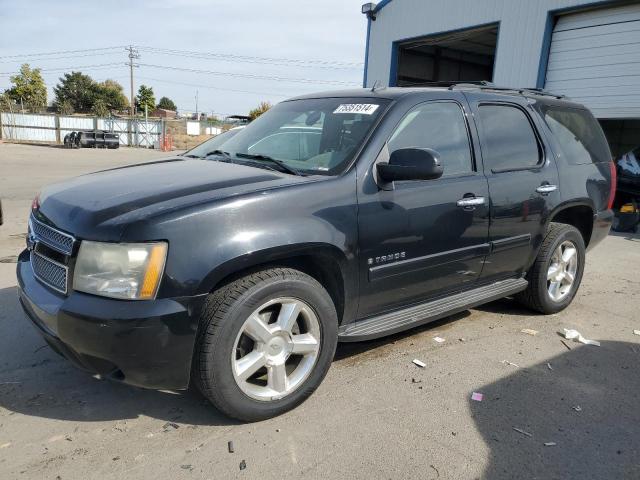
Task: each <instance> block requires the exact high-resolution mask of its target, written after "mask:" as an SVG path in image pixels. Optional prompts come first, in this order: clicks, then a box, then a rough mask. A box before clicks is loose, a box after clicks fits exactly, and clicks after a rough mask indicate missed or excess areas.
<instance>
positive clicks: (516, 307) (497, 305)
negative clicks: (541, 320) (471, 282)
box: [473, 297, 541, 317]
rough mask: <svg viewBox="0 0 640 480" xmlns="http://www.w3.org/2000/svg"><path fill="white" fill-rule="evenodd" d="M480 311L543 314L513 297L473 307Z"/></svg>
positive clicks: (518, 314) (528, 315) (509, 313)
mask: <svg viewBox="0 0 640 480" xmlns="http://www.w3.org/2000/svg"><path fill="white" fill-rule="evenodd" d="M473 309H474V310H478V311H480V312H487V313H498V314H502V315H516V316H521V317H531V316H533V315H541V314H540V313H538V312H536V311H534V310H531V309H530V308H527V307H525V306H524V305H522V304H521V303H519V302H518V301H517V300H515V299H514V298H511V297H505V298H501V299H499V300H495V301H493V302H491V303H485V304H483V305H479V306H477V307H474V308H473Z"/></svg>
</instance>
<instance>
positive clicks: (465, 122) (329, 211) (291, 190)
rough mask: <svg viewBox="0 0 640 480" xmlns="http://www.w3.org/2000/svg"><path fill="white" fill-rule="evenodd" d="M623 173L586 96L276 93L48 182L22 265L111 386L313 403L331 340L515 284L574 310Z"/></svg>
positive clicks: (440, 91) (257, 408)
mask: <svg viewBox="0 0 640 480" xmlns="http://www.w3.org/2000/svg"><path fill="white" fill-rule="evenodd" d="M614 175H615V168H614V165H613V162H612V161H611V155H610V151H609V147H608V145H607V142H606V140H605V137H604V135H603V133H602V130H601V129H600V127H599V125H598V123H597V122H596V121H595V119H594V118H593V116H592V115H591V114H590V113H589V111H588V110H586V109H585V108H584V107H583V106H581V105H578V104H575V103H572V102H570V101H568V100H566V99H563V98H560V97H556V96H552V95H549V94H546V93H544V92H541V91H533V90H526V89H525V90H515V89H513V90H512V89H501V88H497V87H493V86H476V85H465V84H462V85H461V84H458V85H450V86H449V87H429V88H387V89H380V90H369V89H358V90H350V91H342V92H331V93H324V94H317V95H308V96H304V97H299V98H295V99H292V100H289V101H285V102H282V103H280V104H279V105H277V106H275V107H274V108H272V109H271V110H270V111H269V112H267V113H265V114H264V115H262V116H261V117H260V118H259V119H258V120H256V121H255V122H253V123H251V124H250V125H249V126H247V127H246V128H245V129H244V130H242V131H240V132H238V133H237V134H236V135H235V136H234V137H233V138H231V139H230V140H228V141H226V142H225V143H223V145H222V146H221V147H220V149H219V150H215V151H214V152H212V153H211V154H210V155H208V156H207V157H206V158H204V159H187V158H184V157H182V158H180V157H179V158H172V159H167V160H165V161H158V162H154V163H149V164H143V165H137V166H130V167H125V168H117V169H113V170H108V171H103V172H98V173H94V174H90V175H84V176H81V177H78V178H75V179H73V180H70V181H66V182H63V183H59V184H56V185H52V186H49V187H47V188H45V189H44V190H43V191H42V192H41V194H40V195H39V196H38V197H36V199H35V200H34V203H33V209H32V212H31V216H30V219H29V233H28V248H27V249H26V250H25V251H24V252H22V254H21V255H20V258H19V263H18V267H17V272H18V281H19V295H20V301H21V303H22V306H23V307H24V310H25V311H26V313H27V315H28V317H29V318H30V319H31V321H32V322H33V323H34V324H35V326H36V327H37V329H38V330H39V332H40V333H41V334H42V335H43V337H44V338H45V339H46V340H47V342H48V343H49V344H50V345H51V347H52V348H53V349H54V350H56V351H57V352H59V353H60V354H62V355H64V356H65V357H66V358H68V359H69V360H71V361H72V362H73V363H75V364H76V365H78V366H80V367H82V368H84V369H86V370H88V371H90V372H93V373H94V374H95V373H97V374H99V375H101V376H103V377H108V378H113V379H116V380H120V381H123V382H126V383H130V384H133V385H138V386H142V387H148V388H156V389H185V388H187V387H188V386H189V384H190V382H194V383H195V385H197V386H198V387H199V389H200V390H201V391H202V393H203V394H204V395H205V396H206V397H207V398H208V399H210V400H211V402H212V403H213V404H214V405H215V406H216V407H218V408H219V409H220V410H221V411H223V412H225V413H226V414H228V415H230V416H233V417H237V418H239V419H243V420H249V421H251V420H258V419H264V418H268V417H272V416H274V415H277V414H280V413H282V412H284V411H286V410H289V409H291V408H293V407H294V406H296V405H298V404H300V403H301V402H302V401H303V400H304V399H305V398H307V397H308V396H309V395H310V394H311V393H312V392H313V391H314V390H315V388H316V387H318V385H319V384H320V382H321V381H322V379H323V377H324V376H325V374H326V373H327V370H328V368H329V365H330V364H331V361H332V358H333V356H334V351H335V348H336V343H337V342H338V341H345V342H352V341H361V340H369V339H373V338H376V337H380V336H383V335H388V334H390V333H394V332H398V331H401V330H405V329H409V328H412V327H414V326H416V325H420V324H424V323H425V322H429V321H432V320H435V319H438V318H442V317H444V316H447V315H451V314H453V313H455V312H459V311H461V310H464V309H468V308H470V307H473V306H476V305H479V304H482V303H485V302H489V301H492V300H495V299H498V298H500V297H505V296H511V295H514V296H516V297H517V298H519V299H520V300H521V301H522V302H523V303H524V304H526V305H528V306H530V307H531V308H533V309H535V310H537V311H539V312H542V313H553V312H558V311H560V310H562V309H563V308H565V307H566V306H567V305H569V303H570V302H571V301H572V299H573V297H574V295H575V294H576V291H577V289H578V286H579V285H580V280H581V278H582V274H583V271H584V265H585V250H586V249H587V248H590V247H593V246H594V245H596V244H597V243H598V242H600V241H601V240H602V239H603V238H604V237H605V236H606V235H607V233H608V232H609V228H610V224H611V220H612V214H611V210H610V208H611V202H612V200H613V197H614V193H615V192H614V185H615V181H614Z"/></svg>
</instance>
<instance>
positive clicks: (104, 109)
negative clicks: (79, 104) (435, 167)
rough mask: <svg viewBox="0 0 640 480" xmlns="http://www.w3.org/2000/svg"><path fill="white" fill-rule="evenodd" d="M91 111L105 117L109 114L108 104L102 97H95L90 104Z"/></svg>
mask: <svg viewBox="0 0 640 480" xmlns="http://www.w3.org/2000/svg"><path fill="white" fill-rule="evenodd" d="M91 113H93V114H94V115H96V116H98V117H106V116H108V115H109V106H108V105H107V102H105V101H104V99H102V98H98V99H96V101H95V102H93V105H92V106H91Z"/></svg>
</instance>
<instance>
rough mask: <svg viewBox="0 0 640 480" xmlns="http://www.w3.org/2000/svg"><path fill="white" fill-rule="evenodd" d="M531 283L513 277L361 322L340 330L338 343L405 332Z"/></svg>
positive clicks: (500, 296) (513, 291) (502, 295)
mask: <svg viewBox="0 0 640 480" xmlns="http://www.w3.org/2000/svg"><path fill="white" fill-rule="evenodd" d="M527 284H528V283H527V281H526V280H525V279H524V278H510V279H508V280H501V281H499V282H496V283H492V284H490V285H484V286H482V287H478V288H474V289H473V290H467V291H465V292H460V293H456V294H454V295H451V296H449V297H446V298H440V299H438V300H432V301H430V302H426V303H421V304H419V305H414V306H411V307H408V308H404V309H402V310H396V311H395V312H389V313H384V314H382V315H378V316H376V317H371V318H367V319H364V320H358V321H356V322H354V323H350V324H348V325H343V326H342V327H340V328H339V330H338V341H340V342H360V341H363V340H372V339H374V338H379V337H384V336H385V335H390V334H392V333H396V332H401V331H402V330H407V329H409V328H413V327H417V326H418V325H422V324H425V323H428V322H432V321H434V320H438V319H440V318H443V317H448V316H449V315H453V314H454V313H458V312H462V311H464V310H467V309H469V308H473V307H476V306H478V305H482V304H483V303H487V302H491V301H493V300H497V299H499V298H502V297H506V296H508V295H513V294H515V293H518V292H521V291H522V290H524V289H525V288H527Z"/></svg>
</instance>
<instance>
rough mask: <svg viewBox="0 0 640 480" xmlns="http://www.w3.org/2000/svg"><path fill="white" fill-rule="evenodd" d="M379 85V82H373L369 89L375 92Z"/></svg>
mask: <svg viewBox="0 0 640 480" xmlns="http://www.w3.org/2000/svg"><path fill="white" fill-rule="evenodd" d="M379 83H380V80H376V81H375V82H373V87H371V91H372V92H375V91H376V87H377V86H378V84H379Z"/></svg>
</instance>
